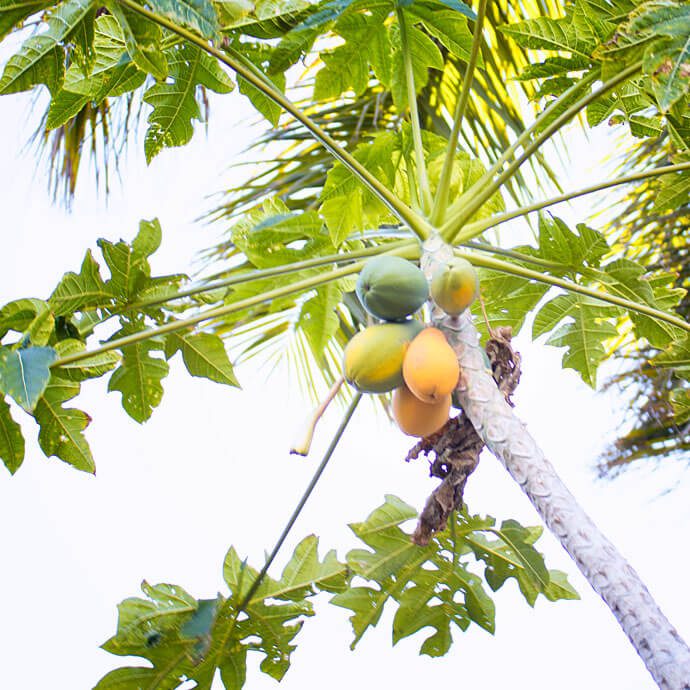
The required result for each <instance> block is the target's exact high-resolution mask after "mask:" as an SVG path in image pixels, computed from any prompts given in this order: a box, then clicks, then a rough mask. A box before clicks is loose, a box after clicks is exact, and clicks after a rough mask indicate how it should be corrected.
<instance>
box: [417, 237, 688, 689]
mask: <svg viewBox="0 0 690 690" xmlns="http://www.w3.org/2000/svg"><path fill="white" fill-rule="evenodd" d="M425 244H426V243H425ZM448 249H450V248H448V247H447V245H446V247H440V246H436V247H433V251H432V252H430V251H429V250H430V247H429V246H428V245H427V246H425V252H424V255H423V257H422V267H423V268H424V271H425V273H426V274H427V277H428V276H429V275H430V273H431V272H432V271H433V269H434V265H435V264H437V263H438V262H439V261H441V260H443V259H444V254H446V255H447V252H448ZM436 311H438V310H436ZM434 321H435V325H436V326H437V327H438V328H440V329H442V330H443V331H444V333H445V334H446V337H447V339H448V342H449V343H450V344H451V346H452V347H453V349H454V350H455V352H456V354H457V356H458V361H459V363H460V367H461V371H462V374H461V380H460V384H459V386H458V388H457V393H458V398H459V400H460V403H461V405H462V408H463V410H464V412H465V414H466V415H467V417H468V418H469V420H470V421H471V422H472V424H473V425H474V427H475V429H476V431H477V433H478V434H479V436H480V438H481V439H482V440H483V441H484V443H485V444H486V447H487V448H488V449H489V450H490V451H491V452H492V453H493V454H494V455H495V456H496V457H497V458H498V459H499V460H500V461H501V463H502V464H503V466H504V467H505V468H506V469H507V470H508V472H509V473H510V475H511V476H512V477H513V479H515V481H516V482H517V483H518V484H519V485H520V487H521V488H522V490H523V491H524V492H525V493H526V494H527V496H528V497H529V499H530V501H531V502H532V505H534V507H535V508H536V510H537V512H538V513H539V515H540V516H541V519H542V520H543V521H544V523H545V524H546V526H547V527H548V528H549V529H550V530H551V532H552V533H553V534H554V535H555V536H556V537H557V538H558V539H559V541H560V542H561V544H562V545H563V548H564V549H565V550H566V551H567V552H568V553H569V554H570V556H571V558H572V559H573V560H574V561H575V563H576V564H577V566H578V568H579V569H580V571H581V572H582V574H583V575H584V576H585V577H586V578H587V580H588V582H589V583H590V585H591V586H592V588H593V589H594V591H595V592H597V594H599V595H600V596H601V598H602V599H603V600H604V601H605V602H606V604H607V606H608V607H609V609H611V612H612V613H613V615H614V616H615V618H616V620H617V621H618V623H619V624H620V626H621V627H622V628H623V630H624V632H625V634H626V635H627V636H628V638H629V639H630V641H631V643H632V644H633V646H634V647H635V649H636V650H637V653H638V654H639V655H640V657H641V658H642V660H643V661H644V663H645V665H646V666H647V669H648V670H649V672H650V673H651V675H652V677H653V678H654V680H655V681H656V683H657V684H658V686H659V687H660V688H662V690H690V649H688V646H687V645H686V644H685V642H684V641H683V639H682V638H681V637H680V635H679V634H678V632H677V631H676V629H675V628H674V627H673V626H672V625H671V623H670V622H669V621H668V620H667V618H666V616H664V614H663V613H662V611H661V609H660V608H659V606H658V605H657V603H656V602H655V601H654V599H653V598H652V596H651V594H650V593H649V591H648V590H647V588H646V587H645V585H644V583H643V582H642V580H641V579H640V577H639V575H638V574H637V573H636V572H635V571H634V570H633V568H632V567H631V566H630V565H629V564H628V563H627V561H626V560H625V559H624V558H623V557H622V556H621V554H620V553H618V551H617V549H616V548H615V546H613V544H612V543H611V542H610V541H609V540H608V539H607V538H606V537H605V536H604V535H603V534H602V533H601V532H600V531H599V529H598V528H597V526H596V525H595V524H594V522H593V521H592V519H591V518H590V517H589V516H588V515H587V514H586V513H585V511H584V510H583V509H582V508H581V507H580V505H579V504H578V502H577V501H576V500H575V497H574V496H573V495H572V494H571V493H570V491H569V490H568V488H567V487H566V486H565V484H564V483H563V482H562V481H561V479H560V477H559V476H558V475H557V474H556V471H555V470H554V468H553V466H552V465H551V463H550V462H549V461H548V460H547V459H546V457H544V453H543V452H542V451H541V450H540V448H539V446H538V445H537V444H536V442H535V441H534V439H533V438H532V436H531V435H530V434H529V432H528V431H527V429H526V428H525V425H524V424H523V422H521V421H520V419H519V418H518V417H517V416H516V414H515V413H514V411H513V408H511V407H510V405H508V403H507V402H506V401H505V398H504V397H503V395H502V393H501V392H500V391H499V390H498V388H497V386H496V383H495V381H494V379H493V377H492V376H491V372H489V371H488V369H486V366H485V359H484V355H483V350H482V348H481V347H480V345H479V336H478V333H477V329H476V328H475V327H474V324H473V322H472V317H471V316H470V315H469V314H468V313H467V312H466V313H465V314H463V315H462V316H460V317H449V316H444V315H440V314H435V319H434Z"/></svg>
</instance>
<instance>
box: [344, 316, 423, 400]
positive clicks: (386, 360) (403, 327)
mask: <svg viewBox="0 0 690 690" xmlns="http://www.w3.org/2000/svg"><path fill="white" fill-rule="evenodd" d="M423 328H424V326H423V325H422V324H421V323H420V322H419V321H414V320H410V321H404V322H403V323H379V324H376V325H374V326H369V327H368V328H365V329H364V330H363V331H360V332H359V333H357V334H356V335H355V336H354V337H353V338H352V339H351V340H350V342H349V343H348V344H347V345H346V346H345V352H344V356H343V375H344V376H345V379H346V380H347V381H348V382H349V383H351V384H352V385H353V386H354V387H355V388H356V389H357V390H358V391H360V392H361V393H387V392H388V391H392V390H393V389H394V388H397V387H398V386H399V385H400V384H402V382H403V375H402V366H403V359H404V358H405V352H406V350H407V348H408V346H409V344H410V341H411V340H412V339H413V338H414V337H415V336H416V335H417V334H418V333H419V332H420V331H422V330H423Z"/></svg>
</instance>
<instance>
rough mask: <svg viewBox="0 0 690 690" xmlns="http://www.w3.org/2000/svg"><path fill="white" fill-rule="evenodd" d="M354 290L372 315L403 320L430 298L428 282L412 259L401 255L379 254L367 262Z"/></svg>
mask: <svg viewBox="0 0 690 690" xmlns="http://www.w3.org/2000/svg"><path fill="white" fill-rule="evenodd" d="M355 291H356V293H357V297H359V301H360V302H361V303H362V306H363V307H364V308H365V309H366V310H367V311H368V312H369V313H370V314H371V315H372V316H375V317H376V318H378V319H383V320H384V321H402V320H403V319H406V318H407V317H408V316H410V315H411V314H413V313H414V312H416V311H417V309H419V308H420V307H421V306H422V305H423V304H424V302H425V301H426V300H427V298H428V297H429V284H428V283H427V280H426V278H425V277H424V274H423V273H422V272H421V270H420V269H419V268H418V267H417V266H415V264H413V263H412V262H411V261H407V259H403V258H401V257H399V256H377V257H375V258H373V259H369V261H367V262H366V264H365V265H364V268H363V269H362V270H361V272H360V274H359V276H358V278H357V286H356V288H355Z"/></svg>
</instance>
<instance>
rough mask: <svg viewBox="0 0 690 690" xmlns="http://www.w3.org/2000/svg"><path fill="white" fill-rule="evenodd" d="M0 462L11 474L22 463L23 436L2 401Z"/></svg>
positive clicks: (0, 410)
mask: <svg viewBox="0 0 690 690" xmlns="http://www.w3.org/2000/svg"><path fill="white" fill-rule="evenodd" d="M0 460H2V461H3V462H4V463H5V467H7V469H8V470H9V471H10V473H11V474H14V473H15V472H16V471H17V470H18V469H19V467H20V465H21V464H22V462H24V436H23V435H22V430H21V427H20V426H19V424H17V422H15V421H14V419H12V414H11V412H10V406H9V405H8V404H7V403H6V402H5V401H4V400H0Z"/></svg>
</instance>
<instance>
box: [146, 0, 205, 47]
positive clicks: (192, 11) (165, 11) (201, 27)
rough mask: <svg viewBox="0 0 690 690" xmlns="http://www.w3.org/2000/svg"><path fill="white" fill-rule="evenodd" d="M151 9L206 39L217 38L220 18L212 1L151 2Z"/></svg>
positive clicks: (157, 0)
mask: <svg viewBox="0 0 690 690" xmlns="http://www.w3.org/2000/svg"><path fill="white" fill-rule="evenodd" d="M150 5H151V9H153V11H154V12H157V13H158V14H162V15H163V16H164V17H168V18H169V19H172V20H173V21H174V22H175V23H176V24H179V25H181V26H186V27H187V28H188V29H191V30H192V31H196V32H197V33H198V34H201V35H202V36H203V37H204V38H216V36H217V34H218V17H217V16H216V10H215V8H214V7H213V3H212V2H211V0H174V1H173V0H151V1H150Z"/></svg>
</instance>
